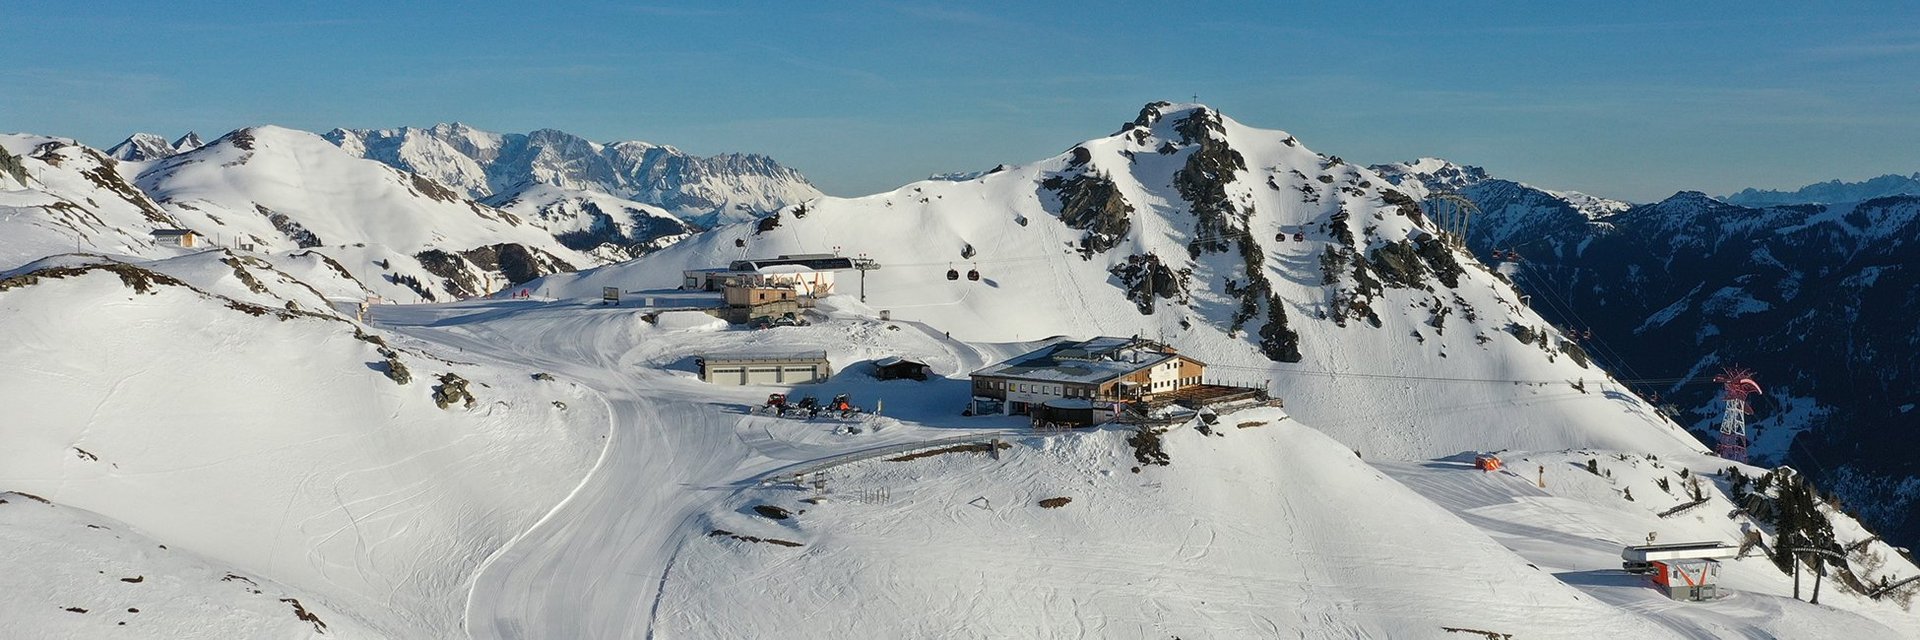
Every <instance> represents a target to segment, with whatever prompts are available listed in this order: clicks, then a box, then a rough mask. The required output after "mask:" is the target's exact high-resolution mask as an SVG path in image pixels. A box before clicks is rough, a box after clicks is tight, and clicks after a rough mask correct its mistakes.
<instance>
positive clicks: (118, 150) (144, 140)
mask: <svg viewBox="0 0 1920 640" xmlns="http://www.w3.org/2000/svg"><path fill="white" fill-rule="evenodd" d="M177 153H179V151H176V150H175V149H174V147H173V145H172V144H171V143H168V142H167V139H166V138H162V137H160V136H157V135H154V134H151V133H136V134H133V135H130V136H127V139H126V140H124V141H122V142H121V143H120V144H116V145H113V147H111V148H109V149H107V155H108V156H111V157H112V158H113V159H115V160H125V161H128V162H143V161H147V160H160V159H163V158H170V157H173V156H174V155H175V154H177Z"/></svg>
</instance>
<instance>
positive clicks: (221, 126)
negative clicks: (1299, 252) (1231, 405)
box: [0, 0, 1920, 201]
mask: <svg viewBox="0 0 1920 640" xmlns="http://www.w3.org/2000/svg"><path fill="white" fill-rule="evenodd" d="M269 5H270V6H269ZM1917 6H1920V5H1915V4H1914V3H1911V2H1886V3H1828V2H1818V3H1816V2H1805V1H1800V2H1779V3H1775V2H1737V3H1734V2H1729V3H1712V2H1649V3H1640V2H1625V1H1619V0H1616V1H1610V2H1474V1H1459V2H1409V3H1404V4H1400V5H1392V4H1388V3H1354V2H1338V3H1336V2H1308V3H1297V4H1296V3H1281V2H1244V3H1212V2H1156V3H1096V2H1072V3H1069V2H1033V1H1025V2H1006V3H997V2H996V3H985V2H978V3H976V2H957V1H949V2H945V3H919V2H791V1H786V2H765V3H730V2H712V3H687V4H679V5H676V4H629V3H620V2H566V1H551V2H526V3H522V2H514V3H506V2H499V3H431V4H429V3H410V2H394V1H392V0H386V1H382V2H358V1H340V2H323V3H304V2H303V3H273V2H268V3H260V2H180V3H175V2H66V1H59V2H41V1H30V2H22V1H19V0H0V42H4V43H5V45H6V47H5V51H6V55H5V56H4V57H0V131H26V132H33V133H42V134H50V135H63V136H69V137H74V138H78V139H80V140H81V141H82V142H86V143H89V144H93V145H97V146H100V147H103V148H104V147H106V146H109V145H112V144H114V143H116V142H118V141H119V140H120V139H122V138H124V137H125V136H126V135H127V134H128V133H131V132H133V131H151V132H155V133H160V134H163V135H166V136H168V137H173V136H176V135H179V134H180V133H182V132H184V131H186V130H188V129H195V130H199V131H200V132H202V133H203V134H205V135H206V137H207V138H209V139H211V138H212V137H214V136H216V135H219V134H220V133H223V132H225V131H227V130H230V129H233V128H237V127H241V126H246V125H252V124H268V123H270V124H279V125H284V126H289V127H294V128H299V129H307V130H311V131H325V130H327V129H331V128H333V127H340V126H344V127H397V126H405V125H422V126H424V125H430V124H433V123H435V122H444V121H461V122H466V123H469V124H472V125H474V126H477V127H481V128H484V129H490V130H495V131H503V132H524V131H528V130H532V129H538V128H556V129H562V130H566V131H570V132H573V133H577V134H580V135H583V136H586V137H588V138H593V139H596V140H622V139H638V140H647V141H650V142H656V143H663V144H671V145H675V146H678V147H680V148H682V149H684V150H687V151H690V152H694V153H701V154H710V153H720V152H726V151H748V152H758V153H766V154H770V155H772V156H773V157H775V158H776V159H778V160H780V161H781V162H783V163H785V164H788V165H791V166H794V167H796V168H798V169H800V170H801V171H802V172H804V173H806V174H807V175H808V176H809V177H811V178H812V179H813V180H814V182H815V183H816V184H817V185H818V186H820V187H821V188H822V189H823V190H825V191H827V192H828V193H832V194H836V195H861V194H866V193H872V192H877V191H883V190H889V189H892V188H893V187H896V186H898V185H900V184H903V183H906V182H909V181H912V180H916V179H920V178H923V177H925V176H926V175H927V174H929V173H933V172H941V171H965V170H976V169H984V168H989V167H992V166H993V165H995V164H998V163H1002V162H1005V163H1022V162H1029V161H1032V160H1037V159H1040V158H1044V157H1047V156H1050V155H1052V154H1055V153H1059V152H1060V151H1062V150H1064V149H1066V148H1068V147H1070V146H1072V145H1073V144H1074V143H1076V142H1079V141H1081V140H1085V139H1089V138H1094V137H1099V136H1104V135H1107V134H1109V133H1112V132H1113V131H1114V130H1115V129H1116V128H1117V127H1118V125H1119V124H1120V123H1122V122H1125V121H1127V120H1130V119H1132V118H1133V116H1134V114H1135V113H1136V112H1137V111H1138V110H1139V108H1140V106H1141V105H1142V104H1144V103H1146V102H1149V101H1152V100H1160V99H1166V100H1190V99H1192V97H1194V96H1198V97H1199V100H1200V101H1201V102H1204V103H1207V104H1209V105H1212V106H1214V107H1216V108H1219V109H1220V110H1222V111H1224V112H1225V113H1226V114H1227V115H1229V116H1231V117H1233V118H1235V119H1237V120H1240V121H1241V122H1243V123H1246V124H1249V125H1253V126H1257V127H1263V128H1273V129H1284V130H1287V131H1289V132H1291V133H1293V134H1294V135H1296V136H1298V137H1299V138H1300V139H1301V141H1302V142H1304V143H1305V144H1306V145H1307V146H1309V147H1311V148H1313V149H1314V150H1316V151H1320V152H1323V153H1328V154H1334V155H1340V156H1343V157H1345V158H1347V159H1348V160H1351V161H1358V162H1365V163H1374V162H1386V161H1393V160H1403V159H1412V158H1414V157H1417V156H1422V155H1432V156H1440V157H1445V158H1449V159H1454V160H1456V161H1460V162H1465V163H1469V164H1479V165H1482V166H1485V167H1487V168H1488V169H1489V170H1491V171H1492V172H1494V173H1495V174H1496V175H1500V176H1503V177H1510V178H1514V179H1519V180H1523V181H1527V182H1531V183H1534V184H1537V185H1540V186H1544V187H1550V188H1561V189H1576V190H1581V191H1587V192H1591V193H1595V194H1599V195H1606V196H1612V197H1619V198H1625V199H1630V200H1635V201H1647V200H1653V199H1658V198H1662V197H1665V196H1666V195H1668V194H1671V193H1672V192H1674V191H1676V190H1680V189H1697V190H1701V191H1706V192H1708V193H1713V194H1723V193H1727V192H1730V191H1733V190H1736V189H1738V188H1741V187H1745V186H1762V187H1788V188H1791V187H1798V186H1800V185H1801V184H1804V183H1808V182H1813V181H1819V180H1825V179H1830V178H1847V179H1859V178H1865V177H1869V176H1874V175H1879V174H1883V173H1890V172H1898V173H1912V172H1915V171H1920V8H1916V7H1917Z"/></svg>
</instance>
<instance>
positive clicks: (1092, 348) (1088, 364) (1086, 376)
mask: <svg viewBox="0 0 1920 640" xmlns="http://www.w3.org/2000/svg"><path fill="white" fill-rule="evenodd" d="M1178 357H1180V355H1179V354H1177V353H1174V352H1172V351H1168V350H1164V349H1161V348H1158V347H1155V346H1151V345H1150V344H1149V343H1146V342H1143V341H1139V340H1135V339H1132V338H1114V337H1107V336H1102V337H1098V338H1093V339H1090V340H1084V341H1078V342H1075V341H1061V342H1056V343H1053V344H1051V345H1048V346H1046V347H1042V348H1040V349H1037V350H1035V351H1031V352H1028V353H1025V354H1022V355H1019V356H1015V357H1013V358H1009V359H1007V361H1006V362H1002V363H1000V364H996V365H993V366H990V367H987V368H985V369H981V370H979V371H975V372H973V375H976V376H991V377H996V378H1018V379H1021V380H1042V381H1047V382H1072V383H1080V384H1099V383H1102V382H1106V381H1108V380H1112V379H1114V378H1118V377H1121V376H1124V375H1127V374H1129V373H1133V372H1135V371H1139V370H1141V369H1146V368H1150V367H1153V366H1154V365H1158V364H1162V363H1165V362H1167V361H1169V360H1172V359H1174V358H1178Z"/></svg>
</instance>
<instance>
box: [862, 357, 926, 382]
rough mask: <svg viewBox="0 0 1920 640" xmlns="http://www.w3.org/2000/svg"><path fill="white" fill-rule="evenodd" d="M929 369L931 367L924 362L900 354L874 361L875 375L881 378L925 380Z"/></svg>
mask: <svg viewBox="0 0 1920 640" xmlns="http://www.w3.org/2000/svg"><path fill="white" fill-rule="evenodd" d="M929 370H930V368H929V367H927V365H926V363H924V362H915V361H912V360H908V359H906V358H901V357H899V356H894V357H890V358H883V359H880V360H875V361H874V362H873V377H875V378H879V379H881V380H920V381H925V380H926V379H927V372H928V371H929Z"/></svg>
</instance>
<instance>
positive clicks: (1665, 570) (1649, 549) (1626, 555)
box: [1620, 542, 1740, 600]
mask: <svg viewBox="0 0 1920 640" xmlns="http://www.w3.org/2000/svg"><path fill="white" fill-rule="evenodd" d="M1739 551H1740V549H1739V547H1735V546H1733V545H1728V544H1722V543H1719V542H1686V543H1681V544H1648V545H1640V546H1632V547H1627V548H1625V549H1623V550H1621V551H1620V559H1621V560H1622V561H1623V562H1621V563H1620V567H1621V568H1622V569H1625V570H1627V571H1628V572H1630V573H1644V574H1653V584H1654V586H1656V587H1658V588H1659V589H1660V590H1661V591H1664V592H1666V594H1667V597H1669V598H1673V599H1675V600H1713V599H1715V598H1719V597H1720V561H1721V560H1724V559H1727V558H1732V557H1736V556H1737V555H1738V554H1739Z"/></svg>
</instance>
